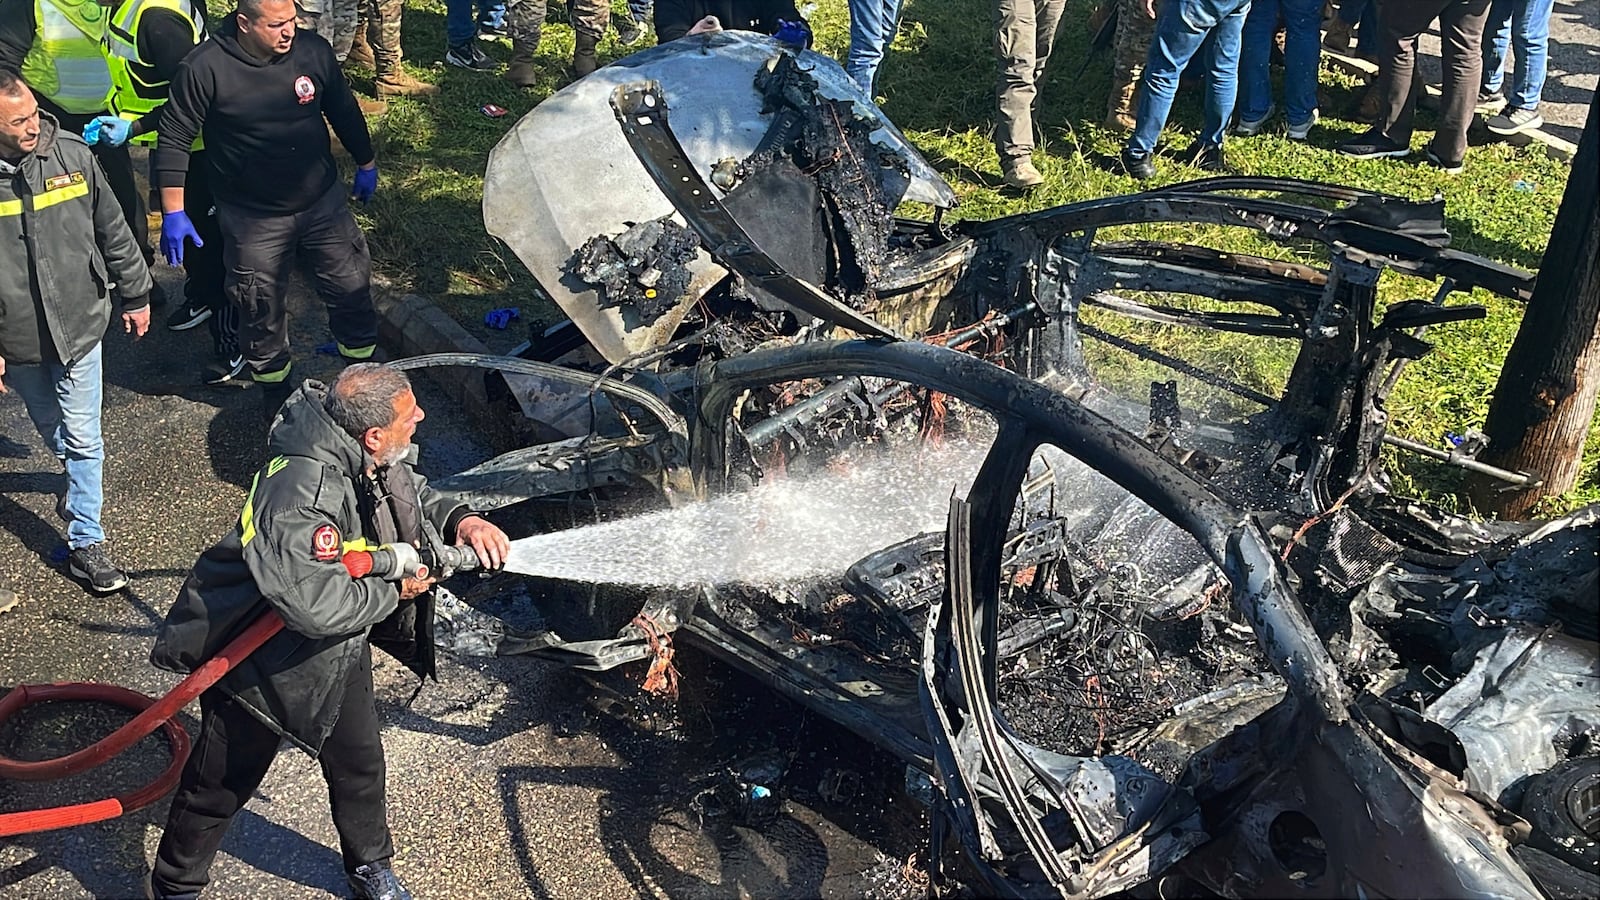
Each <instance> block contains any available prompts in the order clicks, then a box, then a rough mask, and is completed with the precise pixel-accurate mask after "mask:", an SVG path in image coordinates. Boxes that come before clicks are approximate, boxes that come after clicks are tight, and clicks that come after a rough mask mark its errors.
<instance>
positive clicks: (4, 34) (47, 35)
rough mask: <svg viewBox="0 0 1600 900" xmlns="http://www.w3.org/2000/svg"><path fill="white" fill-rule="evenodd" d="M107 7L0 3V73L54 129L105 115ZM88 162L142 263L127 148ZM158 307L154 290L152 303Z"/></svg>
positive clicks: (98, 152) (34, 0)
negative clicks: (100, 174) (16, 83)
mask: <svg viewBox="0 0 1600 900" xmlns="http://www.w3.org/2000/svg"><path fill="white" fill-rule="evenodd" d="M112 2H113V0H0V69H5V70H7V71H10V72H14V73H16V74H18V75H21V76H22V80H23V81H25V82H27V84H28V86H29V87H30V88H32V89H33V93H34V96H35V97H36V98H37V99H38V101H39V106H40V108H41V109H43V110H44V111H45V112H47V113H49V114H50V115H52V116H54V117H55V119H56V121H57V122H59V123H60V125H61V127H62V128H63V129H65V130H67V131H71V132H73V133H78V132H81V131H82V130H83V127H84V126H85V125H87V124H89V122H90V121H92V120H93V119H94V117H95V116H98V115H102V114H104V113H106V112H107V111H108V106H107V103H108V98H109V97H110V95H111V67H110V65H109V64H108V63H107V62H106V54H105V37H106V31H107V26H108V24H109V22H110V14H109V12H108V10H107V9H106V6H109V5H110V4H111V3H112ZM93 149H94V155H95V158H96V159H97V160H99V162H100V168H101V169H103V170H105V173H106V183H107V186H109V187H110V188H111V192H112V193H113V194H115V195H116V198H117V205H118V206H120V207H122V215H123V218H124V219H126V220H127V222H128V227H129V228H130V229H132V230H133V237H134V240H135V241H137V242H138V244H139V247H140V248H141V249H142V250H143V252H144V254H145V261H146V262H147V263H148V262H149V261H150V260H151V259H153V258H154V254H153V253H152V251H151V249H150V226H149V224H148V223H147V222H146V220H145V205H144V198H143V197H142V196H140V193H139V188H138V186H137V185H136V184H135V183H134V180H133V160H132V158H131V157H130V156H129V155H128V148H127V147H114V146H111V145H110V144H104V145H98V144H97V145H96V146H95V147H94V148H93ZM162 299H164V297H163V295H162V293H161V291H160V289H157V290H156V291H155V292H153V293H152V294H151V302H152V303H153V304H159V303H160V302H161V300H162Z"/></svg>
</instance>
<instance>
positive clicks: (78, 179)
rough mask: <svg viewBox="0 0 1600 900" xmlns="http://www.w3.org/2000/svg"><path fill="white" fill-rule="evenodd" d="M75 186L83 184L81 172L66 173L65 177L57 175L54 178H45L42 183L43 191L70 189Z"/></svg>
mask: <svg viewBox="0 0 1600 900" xmlns="http://www.w3.org/2000/svg"><path fill="white" fill-rule="evenodd" d="M75 184H83V173H82V172H68V173H67V174H65V175H57V176H55V177H54V178H47V179H45V182H44V189H45V190H47V191H56V190H60V189H61V188H64V187H71V186H72V185H75Z"/></svg>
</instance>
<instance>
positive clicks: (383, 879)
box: [347, 859, 412, 900]
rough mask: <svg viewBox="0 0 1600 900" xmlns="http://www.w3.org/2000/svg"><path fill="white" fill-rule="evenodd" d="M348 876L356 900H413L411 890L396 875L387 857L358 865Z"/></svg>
mask: <svg viewBox="0 0 1600 900" xmlns="http://www.w3.org/2000/svg"><path fill="white" fill-rule="evenodd" d="M347 877H348V878H349V879H350V890H351V891H352V892H353V894H354V896H355V898H356V900H412V898H411V892H410V891H408V890H406V886H405V885H403V884H401V883H400V879H398V878H396V877H395V876H394V870H393V869H391V868H389V861H388V860H387V859H380V860H375V861H373V862H369V863H367V864H366V865H362V866H356V870H355V871H354V872H351V873H350V874H349V875H348V876H347Z"/></svg>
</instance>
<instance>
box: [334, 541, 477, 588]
mask: <svg viewBox="0 0 1600 900" xmlns="http://www.w3.org/2000/svg"><path fill="white" fill-rule="evenodd" d="M343 562H344V567H345V569H346V570H347V571H348V572H349V573H350V576H351V577H352V578H365V577H367V576H369V575H370V576H373V577H376V578H381V579H383V580H384V581H403V580H405V579H407V578H427V577H429V576H430V575H433V576H435V577H438V578H448V577H449V576H450V575H451V574H452V573H454V572H469V571H472V570H473V569H477V568H481V567H482V565H483V563H482V562H480V561H479V559H478V554H477V553H476V552H475V551H474V550H473V549H472V548H471V547H451V546H444V547H427V548H424V549H422V550H418V549H417V548H416V547H413V546H411V545H410V544H406V543H397V544H384V545H383V546H382V547H379V548H378V549H376V550H352V551H350V552H349V553H346V554H345V555H344V557H343Z"/></svg>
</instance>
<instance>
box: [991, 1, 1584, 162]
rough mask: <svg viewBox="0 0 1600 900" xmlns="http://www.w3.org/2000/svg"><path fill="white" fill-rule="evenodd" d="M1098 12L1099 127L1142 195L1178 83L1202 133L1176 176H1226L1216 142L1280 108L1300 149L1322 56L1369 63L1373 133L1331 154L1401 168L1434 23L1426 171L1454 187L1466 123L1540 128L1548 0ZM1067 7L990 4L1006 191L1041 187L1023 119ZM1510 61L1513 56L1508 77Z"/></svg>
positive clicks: (1209, 5) (1314, 107) (1367, 112)
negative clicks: (1195, 109) (1434, 88)
mask: <svg viewBox="0 0 1600 900" xmlns="http://www.w3.org/2000/svg"><path fill="white" fill-rule="evenodd" d="M1108 2H1109V4H1111V7H1112V12H1111V13H1110V15H1111V16H1112V17H1114V18H1115V37H1114V42H1113V43H1114V47H1115V50H1114V61H1113V63H1112V86H1111V93H1110V97H1109V100H1108V104H1107V113H1106V124H1107V125H1108V126H1109V127H1111V128H1114V129H1117V130H1120V131H1122V132H1126V133H1128V138H1127V140H1126V142H1125V143H1124V145H1123V148H1122V152H1121V154H1120V159H1119V164H1120V167H1121V169H1122V170H1123V171H1124V172H1126V173H1127V174H1129V175H1132V176H1133V177H1134V178H1137V179H1139V180H1141V181H1142V180H1145V179H1149V178H1152V177H1154V176H1155V174H1156V167H1155V156H1156V154H1155V148H1156V142H1157V139H1158V138H1159V137H1160V134H1161V130H1162V129H1163V128H1165V127H1166V124H1167V117H1168V115H1169V114H1170V113H1171V110H1172V103H1173V99H1174V97H1175V96H1176V95H1177V92H1178V89H1179V85H1180V83H1181V82H1182V81H1183V80H1184V79H1186V78H1191V77H1193V78H1197V79H1198V80H1200V81H1202V82H1203V84H1204V91H1205V100H1204V107H1203V108H1204V111H1205V119H1204V122H1203V124H1202V125H1201V128H1200V133H1199V135H1198V137H1197V138H1196V139H1195V141H1194V143H1193V144H1192V145H1191V146H1190V147H1189V148H1188V149H1187V150H1185V151H1182V152H1181V153H1180V154H1179V156H1180V158H1181V159H1182V160H1183V161H1184V162H1186V163H1188V164H1190V165H1192V166H1195V167H1197V168H1200V169H1202V170H1206V171H1212V172H1223V171H1227V170H1228V165H1227V161H1226V158H1225V157H1224V155H1223V140H1224V137H1225V135H1226V134H1227V133H1228V132H1229V131H1230V130H1231V131H1232V133H1233V134H1234V135H1237V136H1240V137H1248V136H1252V135H1256V134H1260V133H1261V132H1262V130H1263V129H1265V128H1266V127H1267V125H1268V123H1269V122H1271V121H1272V119H1273V117H1274V116H1275V115H1276V114H1277V112H1278V109H1279V103H1280V102H1281V104H1282V116H1283V124H1284V133H1285V134H1286V136H1287V137H1288V138H1289V139H1290V140H1294V141H1304V140H1307V139H1308V138H1309V137H1310V135H1311V131H1312V128H1313V127H1314V126H1315V125H1316V124H1317V121H1318V120H1319V119H1320V118H1321V112H1320V110H1319V109H1318V100H1317V72H1318V68H1319V66H1320V63H1321V55H1322V53H1321V48H1322V46H1323V44H1324V42H1326V44H1327V45H1328V46H1329V47H1330V48H1331V49H1334V50H1338V51H1341V52H1351V51H1352V48H1354V52H1356V53H1358V54H1360V55H1362V56H1366V57H1367V58H1369V59H1372V60H1375V61H1376V62H1377V63H1378V75H1377V77H1376V79H1374V81H1373V82H1372V84H1371V85H1370V87H1369V90H1368V96H1367V98H1366V99H1365V100H1364V101H1363V103H1362V114H1363V115H1364V116H1365V118H1366V119H1367V121H1369V122H1370V123H1371V126H1372V127H1371V128H1369V129H1368V130H1367V131H1366V132H1364V133H1363V134H1361V135H1358V136H1356V137H1354V138H1352V139H1350V140H1347V141H1344V142H1342V143H1340V144H1339V145H1338V146H1337V148H1336V149H1337V150H1338V151H1339V152H1340V153H1343V154H1345V155H1346V156H1351V157H1354V158H1357V159H1375V158H1382V157H1400V156H1408V155H1410V153H1411V135H1412V129H1413V120H1414V117H1415V113H1416V108H1417V101H1418V98H1419V95H1420V93H1421V82H1420V80H1419V79H1418V78H1417V77H1416V76H1415V72H1416V60H1417V48H1418V41H1419V40H1420V38H1421V36H1422V34H1423V33H1424V32H1425V31H1426V30H1427V29H1428V28H1429V26H1430V25H1431V24H1432V23H1433V22H1435V21H1438V22H1439V32H1440V37H1441V44H1442V57H1443V63H1444V78H1443V84H1442V86H1441V88H1442V95H1443V96H1442V98H1441V100H1440V103H1439V115H1438V123H1437V127H1436V129H1435V132H1434V136H1433V138H1432V140H1431V141H1430V142H1429V143H1428V145H1427V146H1426V147H1425V148H1424V150H1423V155H1424V158H1425V159H1426V161H1427V163H1428V164H1429V165H1432V166H1434V167H1436V168H1438V169H1440V170H1442V171H1444V172H1447V173H1450V174H1455V173H1458V172H1460V171H1461V170H1462V167H1463V163H1464V160H1465V158H1466V151H1467V128H1468V126H1470V125H1471V124H1472V120H1473V116H1474V113H1483V114H1484V115H1486V116H1488V119H1487V122H1486V126H1487V128H1488V129H1489V131H1491V132H1493V133H1495V134H1498V135H1501V136H1510V135H1514V134H1519V133H1522V132H1526V131H1529V130H1532V129H1535V128H1538V127H1540V126H1541V125H1543V124H1544V122H1543V119H1542V118H1541V117H1540V116H1539V112H1538V109H1539V98H1540V93H1541V92H1542V90H1543V87H1544V79H1545V71H1546V60H1547V58H1548V42H1549V34H1550V17H1551V14H1552V12H1553V7H1554V2H1553V0H1339V2H1338V5H1337V7H1336V8H1334V7H1333V4H1332V2H1331V0H1108ZM1064 6H1065V0H996V22H997V26H998V36H997V38H996V41H995V49H996V52H997V54H998V55H999V58H1000V81H999V87H998V89H997V92H996V93H997V96H998V106H999V115H998V121H997V124H996V128H995V150H996V152H997V154H998V155H999V157H1000V166H1001V173H1002V175H1003V176H1004V179H1005V181H1006V183H1007V184H1008V185H1010V186H1012V187H1015V188H1031V187H1034V186H1036V185H1038V184H1040V183H1042V182H1043V180H1044V179H1043V177H1042V176H1041V175H1040V174H1039V171H1038V169H1037V168H1036V167H1035V166H1034V165H1033V162H1032V160H1031V158H1030V153H1031V151H1032V149H1033V132H1034V128H1033V123H1032V118H1031V113H1032V110H1033V107H1034V103H1035V98H1036V96H1037V87H1036V85H1037V83H1038V82H1039V80H1040V79H1041V77H1042V75H1043V73H1044V68H1045V62H1046V60H1047V59H1048V57H1049V54H1050V48H1051V45H1052V44H1053V43H1054V41H1055V35H1056V31H1057V29H1058V28H1059V24H1060V19H1061V14H1062V10H1063V8H1064ZM1019 7H1024V8H1021V9H1019ZM1324 29H1326V33H1324ZM1485 35H1487V36H1488V41H1487V42H1485ZM1280 36H1281V40H1280ZM1508 47H1514V48H1515V64H1514V65H1512V66H1511V67H1510V72H1509V73H1507V71H1506V69H1507V56H1508V53H1507V51H1508ZM1275 49H1276V50H1281V54H1282V60H1283V87H1282V96H1281V98H1279V99H1277V100H1275V99H1274V97H1273V89H1272V79H1271V77H1270V63H1271V60H1272V58H1273V55H1274V51H1275ZM1508 74H1509V79H1510V80H1509V82H1507V80H1506V79H1507V77H1508ZM1507 84H1509V86H1510V87H1509V91H1507V90H1506V89H1505V87H1504V86H1505V85H1507Z"/></svg>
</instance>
